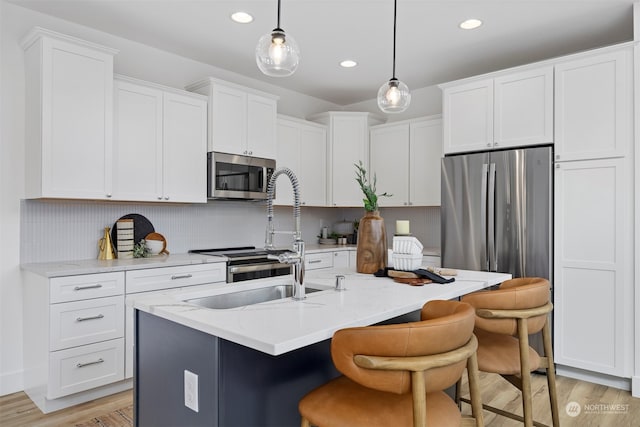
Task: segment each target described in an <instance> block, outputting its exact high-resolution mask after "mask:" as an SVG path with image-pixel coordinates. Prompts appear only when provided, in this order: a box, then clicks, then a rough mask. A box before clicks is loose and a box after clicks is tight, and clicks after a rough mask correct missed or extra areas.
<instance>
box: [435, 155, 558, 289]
mask: <svg viewBox="0 0 640 427" xmlns="http://www.w3.org/2000/svg"><path fill="white" fill-rule="evenodd" d="M552 164H553V153H552V147H550V146H544V147H532V148H523V149H513V150H504V151H491V152H483V153H471V154H460V155H450V156H446V157H445V158H444V159H442V207H441V224H442V234H441V238H442V247H441V250H442V266H443V267H447V268H458V269H466V270H482V271H498V272H502V273H511V274H512V275H513V277H525V276H527V277H534V276H535V277H544V278H547V279H549V281H550V282H551V281H552V260H553V253H552V250H553V238H552V237H553V222H552V218H553V191H552V189H553V176H552Z"/></svg>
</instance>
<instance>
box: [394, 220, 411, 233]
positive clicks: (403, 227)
mask: <svg viewBox="0 0 640 427" xmlns="http://www.w3.org/2000/svg"><path fill="white" fill-rule="evenodd" d="M409 233H410V231H409V221H406V220H402V221H400V220H399V221H396V234H409Z"/></svg>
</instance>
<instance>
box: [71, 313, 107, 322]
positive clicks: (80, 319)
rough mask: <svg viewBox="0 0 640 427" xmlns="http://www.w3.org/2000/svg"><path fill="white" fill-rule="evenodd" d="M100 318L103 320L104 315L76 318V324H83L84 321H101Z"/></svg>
mask: <svg viewBox="0 0 640 427" xmlns="http://www.w3.org/2000/svg"><path fill="white" fill-rule="evenodd" d="M102 318H104V314H98V315H97V316H90V317H77V318H76V322H84V321H85V320H96V319H102Z"/></svg>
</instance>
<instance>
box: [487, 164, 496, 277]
mask: <svg viewBox="0 0 640 427" xmlns="http://www.w3.org/2000/svg"><path fill="white" fill-rule="evenodd" d="M488 193H489V197H488V199H489V200H488V203H489V209H488V211H489V212H488V221H487V223H488V225H487V226H488V228H489V230H488V233H487V234H488V240H489V244H488V247H489V269H488V271H498V254H497V252H496V249H497V248H496V209H495V208H496V164H495V163H491V165H490V166H489V190H488Z"/></svg>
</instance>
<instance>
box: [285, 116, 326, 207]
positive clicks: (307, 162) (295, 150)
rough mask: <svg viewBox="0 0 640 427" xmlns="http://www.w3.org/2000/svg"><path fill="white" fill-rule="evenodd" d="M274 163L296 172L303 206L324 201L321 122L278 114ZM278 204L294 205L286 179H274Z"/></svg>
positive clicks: (323, 137)
mask: <svg viewBox="0 0 640 427" xmlns="http://www.w3.org/2000/svg"><path fill="white" fill-rule="evenodd" d="M277 135H278V138H277V140H278V155H277V157H276V166H277V167H278V168H281V167H287V168H289V169H291V170H292V171H293V173H295V175H296V177H297V178H298V183H299V185H300V198H301V200H300V202H301V204H302V205H303V206H326V204H327V130H326V127H325V126H323V125H319V124H317V123H312V122H308V121H306V120H300V119H296V118H293V117H287V116H279V117H278V131H277ZM275 204H277V205H293V190H292V188H291V183H290V182H289V180H288V179H278V181H277V183H276V199H275Z"/></svg>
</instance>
